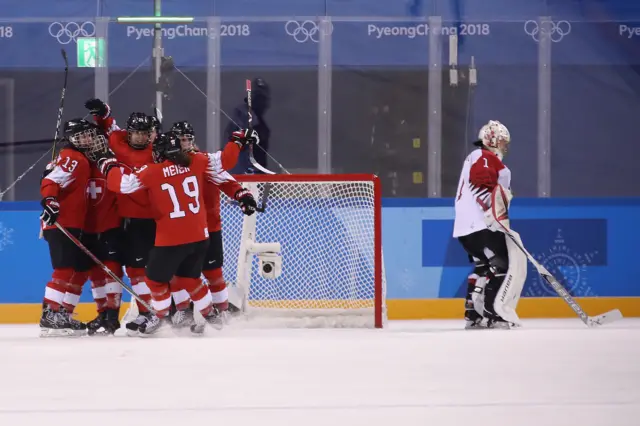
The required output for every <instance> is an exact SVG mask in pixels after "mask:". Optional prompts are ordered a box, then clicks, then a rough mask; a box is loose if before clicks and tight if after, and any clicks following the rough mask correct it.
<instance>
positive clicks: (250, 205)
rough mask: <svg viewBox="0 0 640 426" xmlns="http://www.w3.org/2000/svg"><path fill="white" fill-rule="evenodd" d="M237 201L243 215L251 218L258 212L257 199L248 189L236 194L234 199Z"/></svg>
mask: <svg viewBox="0 0 640 426" xmlns="http://www.w3.org/2000/svg"><path fill="white" fill-rule="evenodd" d="M234 198H235V199H236V201H237V202H238V203H239V204H240V210H242V213H244V214H246V215H247V216H251V215H252V214H254V213H255V212H256V208H257V207H258V205H257V204H256V199H255V198H253V194H251V192H249V191H248V190H246V189H240V190H238V192H236V195H235V197H234Z"/></svg>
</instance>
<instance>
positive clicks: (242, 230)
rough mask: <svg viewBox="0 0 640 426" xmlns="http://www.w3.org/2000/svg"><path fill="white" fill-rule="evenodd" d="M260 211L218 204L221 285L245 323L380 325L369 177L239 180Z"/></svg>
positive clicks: (377, 245)
mask: <svg viewBox="0 0 640 426" xmlns="http://www.w3.org/2000/svg"><path fill="white" fill-rule="evenodd" d="M235 178H236V179H237V180H238V181H239V182H240V183H241V184H242V185H243V186H244V187H245V188H247V189H249V190H250V191H251V192H252V193H253V194H254V196H255V198H256V200H258V203H260V201H261V200H262V198H263V192H264V190H265V188H267V187H268V188H269V190H268V191H269V193H268V197H267V198H266V210H265V211H264V212H263V213H256V214H254V215H252V216H244V215H243V214H242V212H241V211H240V209H239V208H238V207H237V205H236V203H234V202H233V201H232V200H230V199H229V198H227V197H226V196H224V195H223V196H222V197H221V208H220V211H221V217H222V234H223V244H224V266H223V271H224V278H225V281H226V282H227V283H228V285H229V290H230V291H229V293H230V299H231V302H232V303H234V304H236V305H237V306H238V307H241V309H242V311H243V312H244V314H245V317H246V318H247V319H248V320H252V319H254V318H255V319H260V320H262V321H268V320H269V319H270V320H271V321H276V322H281V323H283V324H284V325H285V326H292V327H296V326H299V327H376V328H381V327H383V326H384V324H385V322H386V303H385V298H386V297H385V296H386V280H385V274H384V265H383V255H382V230H381V224H382V217H381V212H382V208H381V189H380V181H379V179H378V178H377V177H376V176H374V175H367V174H335V175H240V176H235Z"/></svg>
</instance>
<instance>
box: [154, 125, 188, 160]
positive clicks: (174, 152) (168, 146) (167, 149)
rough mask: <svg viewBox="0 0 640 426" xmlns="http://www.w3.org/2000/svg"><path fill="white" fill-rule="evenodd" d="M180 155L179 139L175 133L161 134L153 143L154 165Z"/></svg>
mask: <svg viewBox="0 0 640 426" xmlns="http://www.w3.org/2000/svg"><path fill="white" fill-rule="evenodd" d="M180 154H182V147H181V146H180V137H179V136H178V135H177V134H176V133H175V132H171V131H169V132H167V133H161V134H159V135H158V137H157V138H156V140H155V141H153V161H154V162H155V163H162V162H163V161H164V160H170V161H171V160H174V159H175V158H176V157H178V156H179V155H180Z"/></svg>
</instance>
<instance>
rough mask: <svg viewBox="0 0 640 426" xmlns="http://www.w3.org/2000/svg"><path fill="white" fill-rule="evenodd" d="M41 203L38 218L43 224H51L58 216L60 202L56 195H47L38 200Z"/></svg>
mask: <svg viewBox="0 0 640 426" xmlns="http://www.w3.org/2000/svg"><path fill="white" fill-rule="evenodd" d="M40 204H41V205H42V208H43V210H42V213H41V214H40V220H42V221H43V222H44V223H45V225H47V226H53V225H54V224H55V223H56V221H57V220H58V216H60V203H58V199H57V198H56V197H47V198H45V199H44V200H42V201H41V202H40Z"/></svg>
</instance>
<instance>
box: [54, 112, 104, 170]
mask: <svg viewBox="0 0 640 426" xmlns="http://www.w3.org/2000/svg"><path fill="white" fill-rule="evenodd" d="M62 133H63V135H64V138H65V139H66V140H67V141H69V144H71V145H72V146H73V147H74V148H75V149H77V150H78V151H80V152H82V153H83V154H84V155H85V156H86V157H87V158H88V159H90V160H94V161H95V160H97V157H98V156H97V154H98V153H101V152H105V151H107V149H108V145H107V139H106V138H105V136H104V134H103V133H102V131H100V130H99V129H98V126H96V125H95V124H93V123H91V122H89V121H87V120H85V119H83V118H74V119H72V120H69V121H67V122H65V123H64V126H63V130H62Z"/></svg>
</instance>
